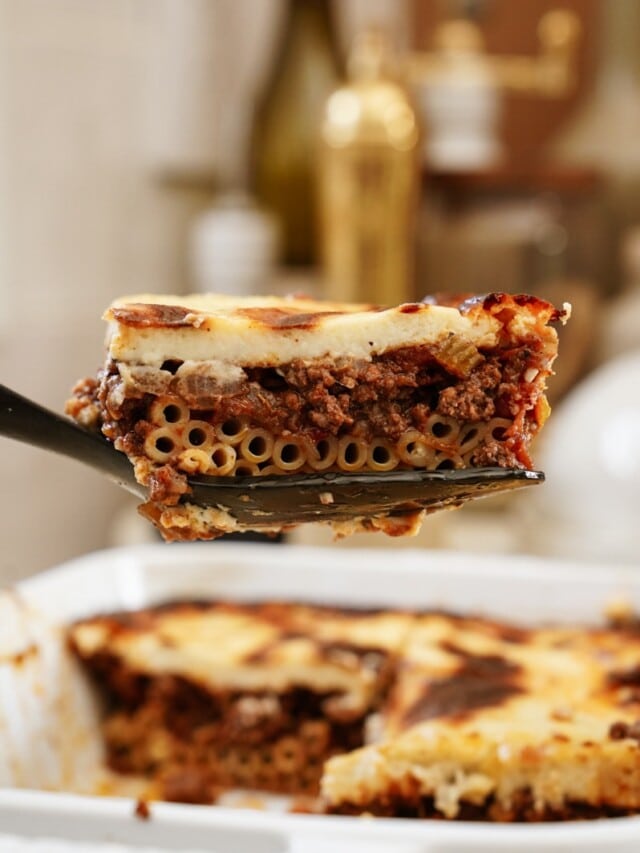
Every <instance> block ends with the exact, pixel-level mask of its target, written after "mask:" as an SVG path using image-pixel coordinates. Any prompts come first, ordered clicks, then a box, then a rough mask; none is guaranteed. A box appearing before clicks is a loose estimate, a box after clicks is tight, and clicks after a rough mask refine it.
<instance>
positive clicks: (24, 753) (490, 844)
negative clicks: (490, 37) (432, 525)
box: [0, 543, 640, 853]
mask: <svg viewBox="0 0 640 853" xmlns="http://www.w3.org/2000/svg"><path fill="white" fill-rule="evenodd" d="M206 596H209V597H228V598H232V599H238V600H243V599H244V600H258V599H261V598H285V599H298V600H308V601H316V602H327V603H337V604H354V605H361V606H366V605H387V606H410V607H444V608H447V609H453V610H459V611H475V612H481V613H483V614H486V615H489V616H495V617H499V618H500V617H502V618H507V619H511V620H517V621H520V622H524V623H528V624H536V623H541V622H548V621H558V622H562V621H579V622H590V623H597V622H599V621H601V620H602V614H603V611H604V609H605V607H606V606H607V605H608V604H610V603H611V602H613V601H617V600H620V599H623V600H624V601H626V602H628V603H629V604H631V605H632V606H633V607H635V608H637V609H638V610H640V573H637V572H634V571H633V570H632V569H629V568H619V569H614V568H609V567H607V566H602V567H594V566H592V565H589V566H584V565H579V564H569V563H562V562H558V561H542V560H538V559H534V558H526V557H516V558H514V557H488V556H481V557H477V556H471V555H466V554H461V553H446V552H426V551H400V552H397V553H394V552H392V551H388V550H382V551H351V550H344V551H343V550H323V549H311V548H296V547H293V546H273V545H268V546H258V545H238V544H235V543H233V544H231V543H229V544H222V543H215V544H211V543H206V544H199V545H187V546H184V545H183V546H172V547H168V546H166V545H157V546H156V545H153V546H143V547H139V548H133V549H120V550H114V551H104V552H100V553H97V554H93V555H89V556H87V557H84V558H81V559H79V560H75V561H73V562H71V563H68V564H65V565H63V566H60V567H59V568H56V569H53V570H51V571H49V572H47V573H45V574H43V575H40V576H39V577H36V578H34V579H32V580H29V581H26V582H25V583H23V584H20V585H19V586H18V587H17V588H16V589H15V590H11V591H6V592H3V593H0V832H6V833H13V834H18V835H23V836H29V837H32V836H35V835H36V834H37V835H38V836H40V837H41V836H43V835H45V836H46V835H47V834H48V835H50V836H51V837H54V838H65V837H68V838H72V837H73V838H76V839H82V840H86V841H95V842H98V841H106V840H108V841H113V842H119V843H128V844H130V845H134V846H136V845H137V846H140V845H144V846H156V847H160V848H168V849H187V848H189V849H198V848H200V849H208V850H211V849H214V850H218V849H220V850H224V851H225V853H233V851H235V850H238V851H240V850H252V851H258V853H261V851H263V850H264V851H285V850H291V851H300V853H301V851H305V853H313V851H320V850H329V849H331V850H332V851H333V853H340V851H342V850H345V851H346V850H349V851H357V850H360V849H366V850H371V851H385V850H394V851H401V852H402V853H404V851H411V852H412V853H413V851H423V853H427V851H429V852H430V851H450V853H454V851H455V853H463V851H466V850H473V851H477V850H483V851H513V850H519V849H522V850H523V851H545V853H549V851H560V850H564V851H572V850H577V849H580V850H589V851H596V850H605V849H607V848H611V849H615V850H616V851H621V853H626V851H629V853H631V851H634V853H635V851H638V850H640V817H638V818H636V817H632V818H618V819H615V820H600V821H595V822H575V823H567V824H546V825H510V826H506V825H500V826H496V825H489V824H478V823H473V824H472V823H466V824H465V823H452V824H447V823H444V822H439V821H411V820H403V819H393V820H389V819H368V818H340V817H322V816H309V815H289V814H286V813H283V811H282V809H281V810H280V811H278V810H277V806H276V807H275V808H274V810H268V811H255V810H251V811H247V810H245V809H237V808H229V807H222V806H208V807H194V806H182V805H172V804H156V803H154V804H152V805H151V819H150V820H148V821H141V820H139V819H137V818H136V817H135V816H134V801H133V800H132V799H126V798H125V799H122V798H119V799H118V798H112V797H107V798H105V797H95V796H87V795H88V794H91V792H93V791H95V790H96V785H100V784H101V782H102V780H103V777H104V771H103V769H102V767H101V747H100V737H99V728H98V723H97V713H98V710H97V707H96V705H95V703H94V701H93V695H92V693H91V691H90V689H89V687H88V686H87V684H86V682H85V681H84V679H83V677H82V675H81V673H80V672H79V670H78V669H77V667H76V666H75V664H74V663H73V661H71V660H70V658H69V656H68V653H67V651H66V649H65V646H64V642H63V635H62V632H61V631H60V630H59V627H58V626H61V625H64V624H65V623H68V622H69V621H71V620H73V619H76V618H78V617H81V616H85V615H89V614H92V613H96V612H100V611H107V610H115V609H122V608H139V607H145V606H147V605H149V604H153V603H156V602H159V601H163V600H168V599H175V598H198V597H200V598H202V597H206ZM18 789H21V790H18ZM123 790H124V789H123ZM60 791H62V792H66V793H52V792H60ZM43 792H48V793H43ZM71 794H73V795H74V796H70V795H71ZM77 794H82V795H84V796H77Z"/></svg>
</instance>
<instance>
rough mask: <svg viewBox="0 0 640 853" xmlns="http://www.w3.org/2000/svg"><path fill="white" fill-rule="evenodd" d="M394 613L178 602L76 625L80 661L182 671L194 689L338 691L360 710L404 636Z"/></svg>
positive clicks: (402, 621)
mask: <svg viewBox="0 0 640 853" xmlns="http://www.w3.org/2000/svg"><path fill="white" fill-rule="evenodd" d="M407 624H408V622H407V617H406V616H405V615H403V614H400V613H397V614H396V613H379V614H371V615H359V614H357V613H356V614H354V615H353V616H352V617H351V618H349V616H348V614H345V615H333V614H332V612H331V610H323V609H322V608H313V607H304V606H302V605H301V606H297V607H296V606H294V607H292V606H286V605H284V606H279V605H277V604H271V605H269V606H265V607H260V606H247V607H243V606H242V605H237V606H234V605H211V606H203V607H198V606H197V605H189V604H185V605H178V606H176V607H172V608H169V609H167V610H164V611H163V610H159V611H155V612H154V611H150V613H149V614H148V616H147V617H146V618H144V619H143V620H142V621H140V622H137V621H136V620H135V619H134V620H133V621H131V622H130V621H129V620H128V619H127V617H126V615H122V616H121V617H104V618H103V619H101V618H97V619H93V620H89V621H88V622H86V623H79V624H78V625H77V626H75V628H74V629H73V631H72V639H73V643H74V646H75V648H76V649H77V651H78V653H79V654H80V655H81V656H82V657H83V658H91V657H93V656H95V655H97V654H100V653H103V652H108V654H109V655H111V656H112V657H114V658H115V659H117V661H118V662H119V663H121V664H122V665H124V666H125V667H126V668H127V669H129V670H131V671H133V672H137V673H141V674H145V675H148V676H152V677H157V676H161V675H166V674H175V673H179V674H180V675H181V676H182V677H184V678H187V679H189V680H190V681H193V682H194V683H196V684H198V685H199V686H200V687H203V688H205V689H208V690H211V691H219V690H249V691H261V690H273V691H277V692H285V691H287V690H289V689H291V688H292V687H307V688H309V689H311V690H313V691H315V692H318V693H330V692H332V691H339V692H341V693H344V694H345V695H347V696H348V699H349V702H350V703H351V704H352V705H354V706H355V705H358V706H362V707H363V708H364V707H366V705H367V703H368V701H369V700H370V698H371V695H372V693H373V692H374V691H375V689H376V686H377V681H378V675H379V673H378V667H379V665H380V660H378V658H377V654H378V653H383V654H392V653H393V652H394V651H395V650H396V649H397V647H398V646H399V644H400V642H401V640H402V638H403V636H404V633H405V631H406V629H407Z"/></svg>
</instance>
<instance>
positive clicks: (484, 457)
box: [471, 441, 523, 468]
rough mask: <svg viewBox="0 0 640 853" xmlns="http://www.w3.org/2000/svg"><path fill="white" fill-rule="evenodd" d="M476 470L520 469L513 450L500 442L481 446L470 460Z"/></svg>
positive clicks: (490, 442) (520, 466)
mask: <svg viewBox="0 0 640 853" xmlns="http://www.w3.org/2000/svg"><path fill="white" fill-rule="evenodd" d="M471 461H472V463H473V465H474V466H475V467H476V468H484V467H492V466H498V467H499V468H522V467H523V466H522V465H521V464H520V462H519V461H518V458H517V456H516V454H515V453H514V451H513V450H511V449H510V448H509V447H508V446H507V444H506V443H504V442H501V441H487V442H485V443H484V444H481V445H480V447H479V448H478V449H477V450H476V452H475V453H474V454H473V457H472V459H471Z"/></svg>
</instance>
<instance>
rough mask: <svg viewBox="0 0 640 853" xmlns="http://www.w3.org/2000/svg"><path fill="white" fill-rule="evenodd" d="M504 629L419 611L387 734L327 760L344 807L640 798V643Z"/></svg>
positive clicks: (606, 802) (633, 801) (496, 810)
mask: <svg viewBox="0 0 640 853" xmlns="http://www.w3.org/2000/svg"><path fill="white" fill-rule="evenodd" d="M504 628H505V630H504V632H503V633H502V636H501V632H500V626H499V625H498V624H497V623H488V622H486V621H484V620H464V619H463V620H460V619H455V618H454V619H452V618H450V617H445V616H438V615H430V616H426V617H422V618H421V619H419V620H418V622H417V623H416V624H415V625H414V627H413V628H412V630H411V632H410V634H409V636H408V640H407V643H406V645H405V646H404V648H403V651H402V667H401V668H400V669H399V671H398V674H397V678H396V681H395V684H394V686H393V689H392V692H391V695H390V696H389V699H388V701H387V702H386V704H385V707H384V713H383V718H382V724H381V727H380V731H379V735H380V741H381V742H380V743H379V744H375V745H371V746H369V747H365V748H362V749H360V750H357V751H354V752H352V753H350V754H348V755H344V756H339V757H336V758H334V759H331V760H330V761H329V762H328V764H327V766H326V769H325V774H324V777H323V793H324V795H325V796H326V798H327V800H328V802H329V803H330V806H331V807H332V808H333V809H335V810H338V811H340V810H347V811H349V810H351V809H352V808H354V809H355V810H356V811H357V810H364V811H369V810H371V811H374V812H376V813H385V810H389V809H391V810H393V808H394V807H395V808H398V809H402V808H403V805H404V806H405V807H408V808H409V811H410V810H411V809H416V810H417V811H418V812H419V810H420V808H424V803H425V802H428V803H429V804H430V806H429V807H430V808H433V809H435V811H436V812H437V813H441V814H443V815H444V816H445V817H448V818H455V817H458V816H459V814H460V812H461V811H463V810H464V809H465V808H468V807H482V808H484V809H485V813H486V815H487V816H488V817H493V819H496V820H510V819H526V817H524V816H523V813H524V812H526V810H527V809H529V810H531V812H532V814H535V812H536V810H537V812H538V814H539V815H540V816H542V815H547V816H549V815H551V816H553V815H557V816H561V815H562V814H563V813H566V812H567V811H568V812H570V808H571V804H583V805H584V804H589V806H590V807H591V808H600V809H602V810H603V811H602V812H601V813H606V810H607V808H611V809H614V810H615V809H619V810H621V811H624V810H625V809H630V810H634V809H638V808H639V807H640V762H638V755H639V745H638V740H637V739H635V740H634V739H633V737H631V738H630V737H629V736H628V734H629V731H632V730H633V729H632V727H633V724H634V722H635V721H637V719H638V717H639V715H640V692H638V690H637V688H634V689H631V690H630V689H629V688H630V683H631V682H633V673H634V672H637V662H638V659H639V655H640V639H639V638H638V637H637V636H633V637H630V635H629V634H628V633H626V632H617V631H587V630H580V629H575V628H567V629H564V628H559V629H542V630H531V631H514V630H513V629H511V628H510V627H509V626H504ZM625 682H628V683H626V684H625ZM637 683H640V680H638V682H637ZM616 726H617V727H618V728H619V731H620V733H621V735H622V736H621V737H619V738H618V737H616V735H615V731H616ZM574 816H575V815H574ZM578 816H579V814H578ZM530 819H532V818H530ZM538 819H540V817H539V818H538Z"/></svg>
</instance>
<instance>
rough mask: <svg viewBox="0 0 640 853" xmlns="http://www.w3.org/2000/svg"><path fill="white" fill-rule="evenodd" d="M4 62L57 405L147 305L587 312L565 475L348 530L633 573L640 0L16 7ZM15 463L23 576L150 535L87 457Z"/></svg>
mask: <svg viewBox="0 0 640 853" xmlns="http://www.w3.org/2000/svg"><path fill="white" fill-rule="evenodd" d="M0 57H1V59H0V141H1V147H0V151H1V154H0V375H1V376H2V381H3V382H4V383H6V384H7V385H9V386H11V387H13V388H15V389H16V390H18V391H20V392H22V393H23V394H26V395H27V396H30V397H31V398H33V399H35V400H38V401H40V402H42V403H44V404H45V405H48V406H50V407H51V408H54V409H56V410H62V408H63V405H64V401H65V399H66V397H67V395H68V392H69V390H70V387H71V386H72V385H73V383H74V381H75V380H76V379H77V378H80V377H83V376H87V375H92V374H94V373H95V371H96V369H97V367H98V366H99V365H100V363H101V361H102V341H103V337H104V327H103V323H102V321H101V319H100V315H101V313H102V311H103V310H104V308H105V307H106V306H107V305H108V303H109V302H110V301H111V300H112V299H113V298H114V297H116V296H119V295H122V294H127V293H129V294H131V293H136V292H158V293H162V292H176V293H187V292H191V291H195V290H218V291H222V292H228V293H238V294H241V293H251V292H258V293H259V292H264V293H267V292H274V293H286V292H305V293H309V294H314V295H319V296H322V295H326V296H338V297H340V298H344V299H365V300H372V301H380V302H400V301H403V300H405V301H406V300H411V299H419V298H422V297H423V296H424V295H425V294H428V293H433V292H437V291H458V292H486V291H489V290H505V291H512V292H516V291H521V292H522V291H525V292H529V293H535V294H538V295H542V296H545V297H548V298H550V299H552V300H553V301H556V302H557V303H562V302H564V301H570V302H571V303H572V304H573V311H574V314H573V319H572V320H571V322H570V324H569V325H568V326H567V327H566V329H564V330H562V336H561V337H562V340H561V357H560V359H559V362H558V375H557V376H556V377H555V378H554V379H553V384H552V387H551V398H552V403H553V405H554V409H555V411H554V415H553V417H552V419H551V421H550V423H549V424H548V426H547V427H546V430H545V433H543V436H542V438H541V440H540V444H539V446H538V448H537V453H536V456H537V460H536V461H537V462H538V463H539V467H540V468H543V469H544V470H545V471H546V473H547V478H548V482H547V484H546V485H545V486H544V487H543V488H542V489H536V490H533V491H534V492H535V494H523V495H517V496H512V497H510V498H509V499H504V500H502V499H497V498H496V499H492V500H491V501H488V502H486V503H482V502H481V503H479V504H477V505H475V506H473V507H468V508H466V509H464V510H463V511H461V512H455V513H451V512H449V513H441V514H439V515H435V516H433V517H432V518H431V519H428V520H427V522H426V523H425V525H424V529H423V532H422V533H421V534H420V537H419V539H418V540H417V541H416V540H405V541H401V540H400V541H399V540H389V539H385V538H384V537H382V536H380V535H378V536H376V537H373V538H372V537H368V536H359V537H354V538H352V539H351V540H347V541H345V542H344V543H343V544H342V545H341V546H342V547H354V546H359V545H375V546H377V547H386V548H398V547H407V546H411V547H413V546H415V545H416V544H417V545H419V546H425V547H449V548H463V549H468V550H471V549H474V550H489V551H500V552H516V551H527V552H532V553H549V554H560V555H562V556H567V557H579V558H587V559H610V560H612V561H614V560H615V561H620V560H622V561H634V560H636V561H637V555H638V553H639V546H640V525H638V523H637V519H638V515H639V512H640V353H639V351H638V350H639V349H640V331H639V330H640V145H639V144H638V140H639V139H640V3H639V2H637V0H519V2H518V3H517V4H515V3H513V2H510V0H339V2H333V3H331V2H329V0H93V2H86V0H0ZM603 411H607V412H608V417H607V420H606V424H605V422H604V419H603V417H602V412H603ZM0 464H1V466H2V472H3V488H2V490H1V492H0V519H1V521H0V541H1V542H2V546H1V550H0V581H1V582H6V581H11V580H14V579H17V578H19V577H22V576H25V575H27V574H30V573H32V572H34V571H37V570H40V569H42V568H44V567H46V566H50V565H52V564H54V563H56V562H58V561H60V560H63V559H66V558H68V557H71V556H74V555H77V554H80V553H83V552H85V551H87V550H90V549H95V548H100V547H104V546H107V545H113V544H122V543H125V542H134V541H144V540H149V539H153V537H154V533H153V531H152V530H151V529H150V528H148V527H147V526H146V525H145V523H144V522H142V521H141V520H138V517H137V516H136V513H135V511H134V502H133V501H130V500H129V499H128V498H127V497H126V496H125V495H124V494H123V493H121V492H120V491H119V490H118V489H117V488H116V487H114V486H111V485H110V484H108V483H107V482H103V481H102V480H101V479H100V477H99V476H97V475H95V474H94V473H92V472H91V471H89V470H84V469H83V468H82V467H80V466H75V465H73V464H71V463H69V462H68V461H63V460H59V459H57V458H55V457H53V456H50V455H47V454H45V453H44V452H42V451H38V450H33V449H30V448H27V447H25V446H22V445H19V444H17V443H13V442H9V441H8V440H5V439H0ZM292 538H293V540H294V541H304V542H318V543H322V544H327V543H328V542H330V541H331V536H330V534H328V533H327V532H326V531H323V530H322V529H303V530H301V531H299V532H298V533H296V534H295V535H294V536H293V537H292ZM172 547H188V546H172ZM212 547H215V544H213V545H212Z"/></svg>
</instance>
